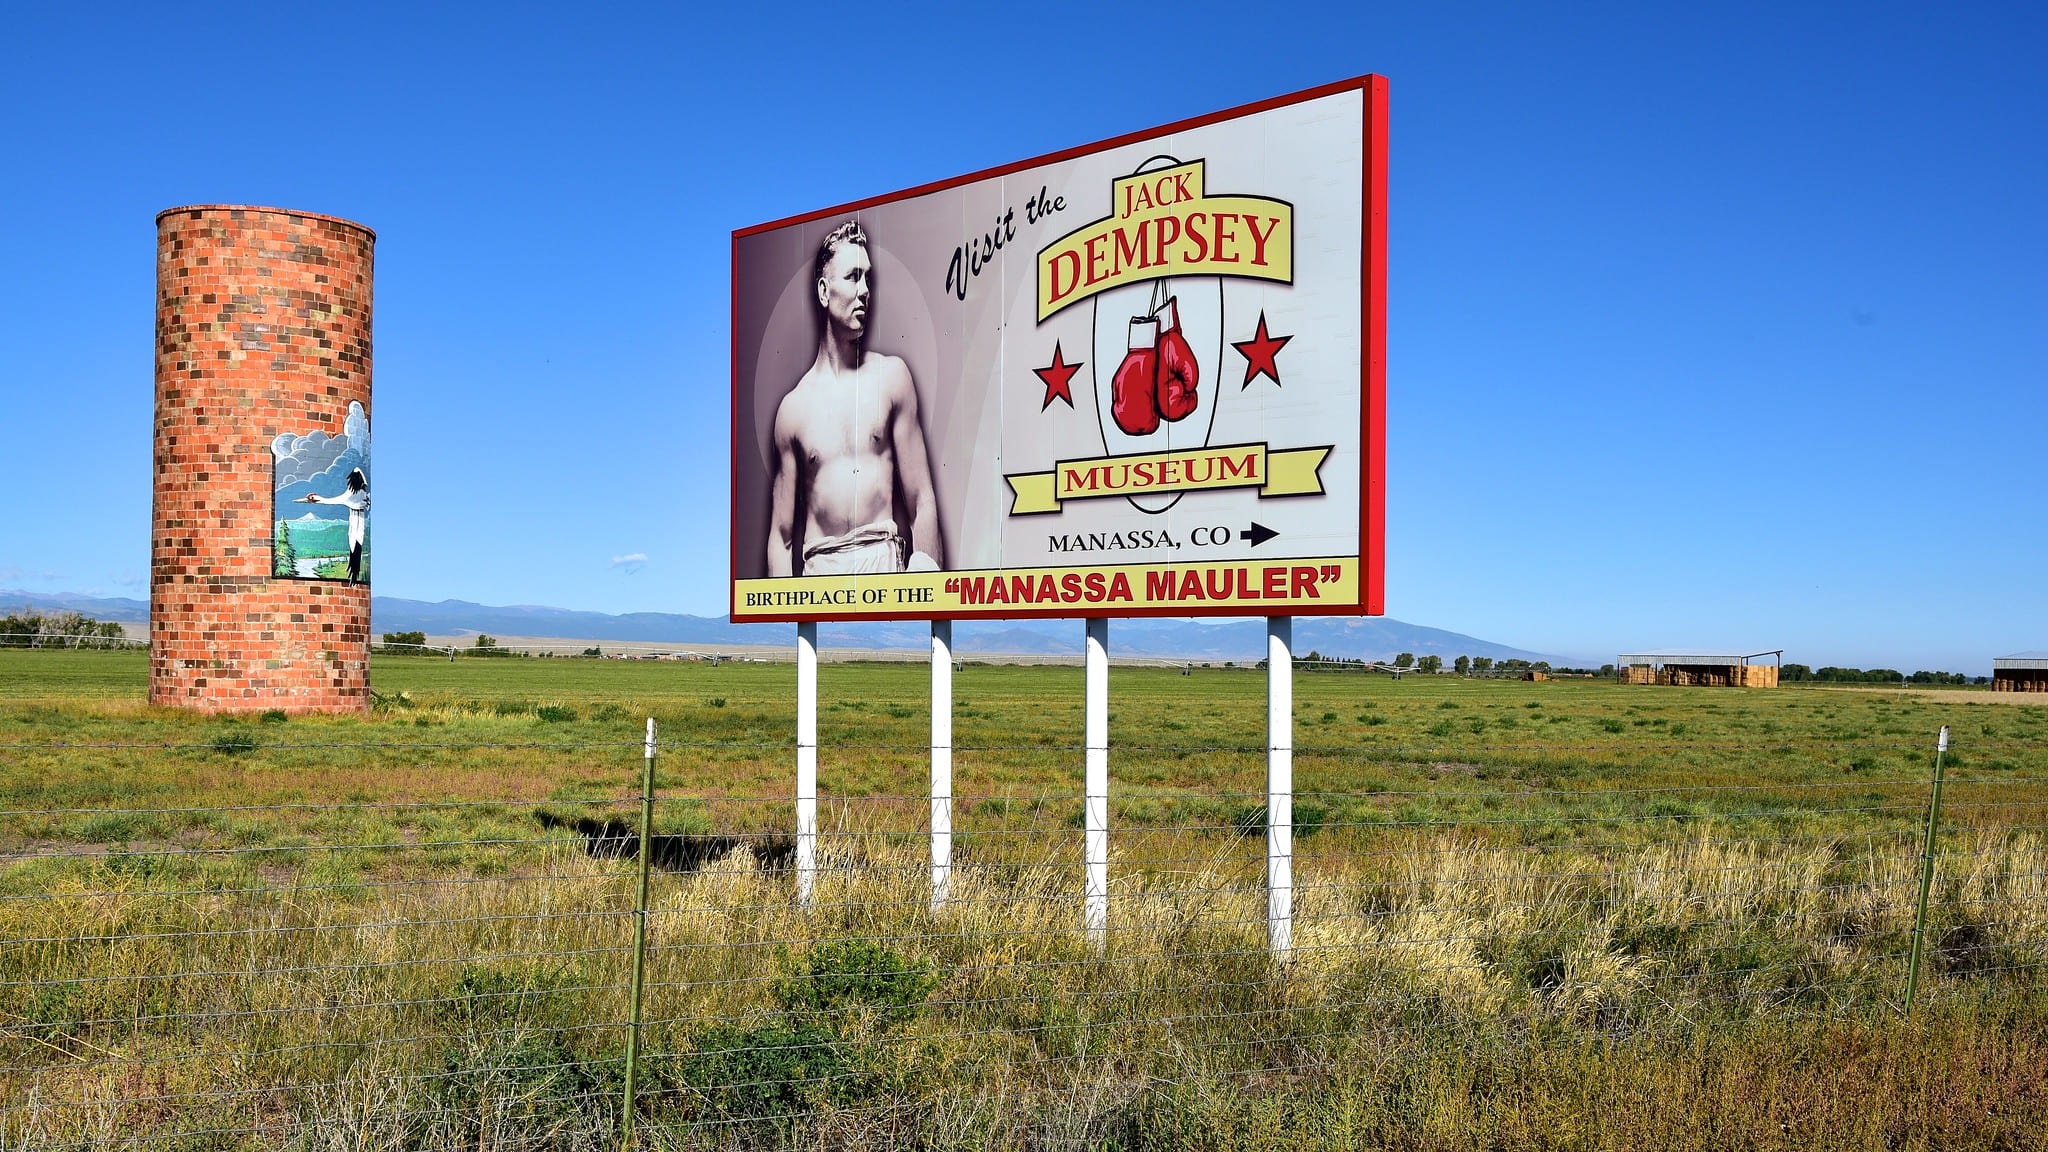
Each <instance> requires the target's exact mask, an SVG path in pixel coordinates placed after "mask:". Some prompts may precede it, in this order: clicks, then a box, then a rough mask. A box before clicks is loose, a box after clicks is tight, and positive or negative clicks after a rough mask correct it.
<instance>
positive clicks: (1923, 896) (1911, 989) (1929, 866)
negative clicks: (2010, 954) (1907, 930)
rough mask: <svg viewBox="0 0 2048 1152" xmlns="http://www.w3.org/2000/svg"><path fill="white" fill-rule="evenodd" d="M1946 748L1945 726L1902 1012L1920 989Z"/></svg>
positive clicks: (1929, 813) (1938, 750)
mask: <svg viewBox="0 0 2048 1152" xmlns="http://www.w3.org/2000/svg"><path fill="white" fill-rule="evenodd" d="M1947 751H1948V725H1946V724H1943V725H1942V726H1941V737H1940V739H1938V740H1936V741H1935V744H1934V795H1933V796H1932V798H1930V799H1929V801H1928V803H1927V839H1926V841H1925V842H1924V843H1923V845H1922V847H1921V849H1920V901H1919V903H1918V905H1917V906H1916V907H1915V909H1914V912H1913V956H1912V959H1910V960H1908V961H1907V962H1906V1012H1907V1014H1908V1015H1910V1014H1911V1013H1912V1011H1913V996H1914V994H1915V993H1916V992H1918V991H1919V990H1920V945H1921V942H1922V941H1923V940H1924V939H1925V938H1926V936H1927V896H1928V893H1929V892H1931V891H1932V890H1933V888H1934V835H1935V833H1936V832H1937V831H1938V830H1939V829H1940V827H1941V778H1942V765H1941V760H1942V753H1944V752H1947Z"/></svg>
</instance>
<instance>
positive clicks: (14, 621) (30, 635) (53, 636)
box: [0, 608, 126, 648]
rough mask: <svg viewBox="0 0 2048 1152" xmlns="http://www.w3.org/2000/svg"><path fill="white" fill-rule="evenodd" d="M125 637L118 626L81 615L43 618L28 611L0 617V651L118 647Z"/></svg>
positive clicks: (78, 613) (62, 613)
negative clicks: (6, 649) (1, 649)
mask: <svg viewBox="0 0 2048 1152" xmlns="http://www.w3.org/2000/svg"><path fill="white" fill-rule="evenodd" d="M125 635H126V633H125V632H124V631H123V630H122V628H121V626H120V625H119V624H116V623H114V622H113V621H111V620H95V619H93V618H92V617H90V616H87V615H85V614H84V613H82V612H55V613H51V614H50V615H47V616H46V615H44V614H42V613H41V612H37V611H36V610H34V609H32V608H30V609H24V610H22V611H20V612H16V613H14V614H12V615H8V616H0V648H117V647H119V646H120V645H119V643H118V641H119V640H120V639H121V638H122V637H124V636H125Z"/></svg>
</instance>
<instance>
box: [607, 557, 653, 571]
mask: <svg viewBox="0 0 2048 1152" xmlns="http://www.w3.org/2000/svg"><path fill="white" fill-rule="evenodd" d="M611 566H612V567H614V568H621V569H624V570H625V573H626V575H628V576H631V575H632V574H633V573H635V572H638V571H639V570H641V569H642V568H645V567H647V553H645V552H628V553H626V554H625V555H624V556H614V557H612V563H611Z"/></svg>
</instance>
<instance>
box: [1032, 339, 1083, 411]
mask: <svg viewBox="0 0 2048 1152" xmlns="http://www.w3.org/2000/svg"><path fill="white" fill-rule="evenodd" d="M1082 363H1083V362H1082V361H1076V362H1074V363H1072V364H1069V363H1067V362H1066V361H1065V360H1064V359H1062V358H1061V357H1060V342H1059V341H1057V340H1055V341H1053V342H1052V364H1051V365H1049V366H1047V367H1044V368H1033V369H1032V371H1033V372H1035V373H1037V374H1038V378H1039V379H1040V380H1043V381H1045V403H1043V404H1040V405H1039V406H1038V410H1039V411H1040V412H1043V411H1045V410H1046V409H1047V408H1050V407H1052V402H1053V401H1054V400H1065V401H1066V402H1067V407H1069V408H1072V407H1073V406H1074V390H1073V387H1072V384H1073V379H1074V373H1076V372H1079V371H1080V370H1081V364H1082Z"/></svg>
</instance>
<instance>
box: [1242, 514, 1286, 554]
mask: <svg viewBox="0 0 2048 1152" xmlns="http://www.w3.org/2000/svg"><path fill="white" fill-rule="evenodd" d="M1278 535H1279V533H1278V532H1275V531H1273V530H1272V529H1271V528H1268V527H1266V526H1265V525H1264V524H1261V523H1259V522H1258V521H1257V520H1254V521H1252V526H1251V527H1249V528H1247V529H1245V530H1244V531H1242V532H1239V533H1238V534H1237V538H1238V539H1239V540H1249V541H1251V542H1252V547H1254V548H1257V547H1258V546H1259V545H1261V544H1264V543H1265V542H1266V541H1268V540H1271V539H1272V538H1273V537H1275V536H1278Z"/></svg>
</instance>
